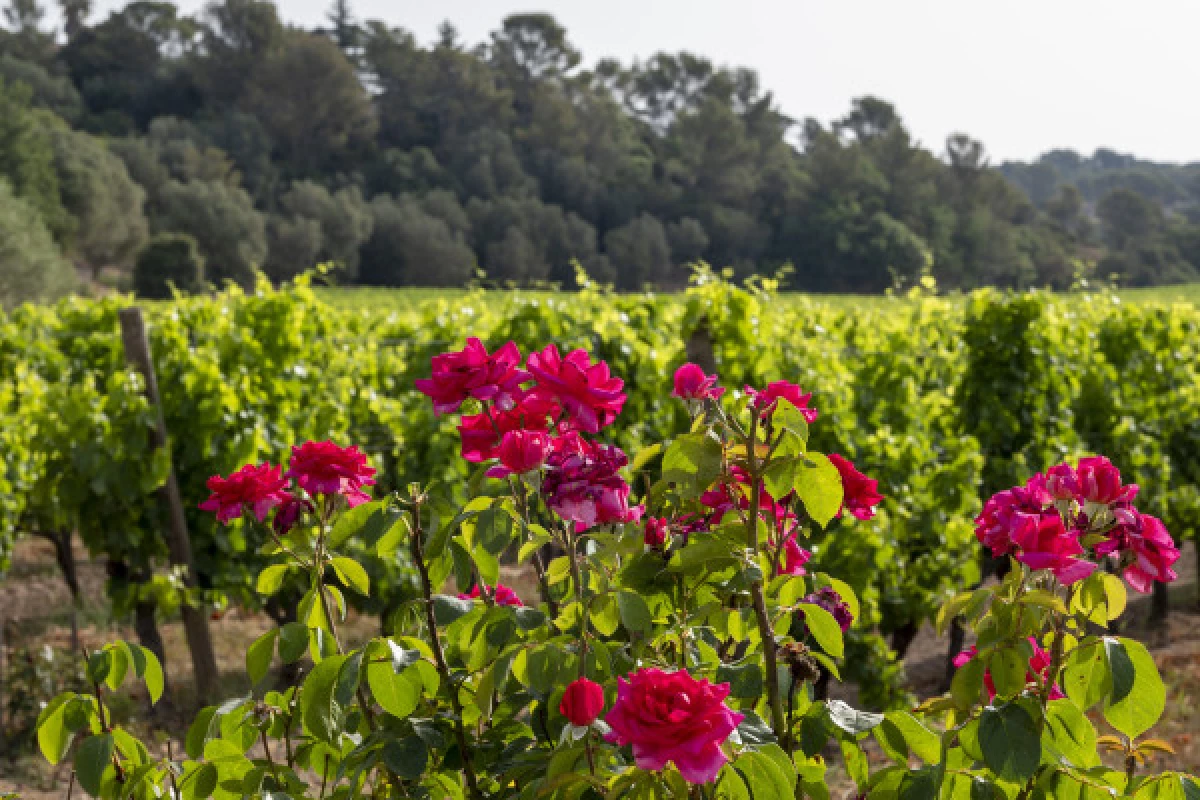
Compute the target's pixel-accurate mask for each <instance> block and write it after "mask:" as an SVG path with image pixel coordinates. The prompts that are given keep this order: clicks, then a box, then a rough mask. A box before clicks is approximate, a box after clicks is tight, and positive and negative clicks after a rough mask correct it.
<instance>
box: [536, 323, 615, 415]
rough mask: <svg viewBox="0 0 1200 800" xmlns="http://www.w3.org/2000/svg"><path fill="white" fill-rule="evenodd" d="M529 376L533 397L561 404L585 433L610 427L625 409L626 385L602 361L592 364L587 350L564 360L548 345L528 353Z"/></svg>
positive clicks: (570, 355)
mask: <svg viewBox="0 0 1200 800" xmlns="http://www.w3.org/2000/svg"><path fill="white" fill-rule="evenodd" d="M529 372H530V373H532V375H533V377H534V378H536V379H537V386H535V387H534V389H533V393H534V394H535V395H537V396H539V397H543V398H546V399H554V400H558V401H559V402H561V403H562V406H563V408H564V409H566V412H567V413H568V414H570V415H571V419H573V420H574V421H575V423H576V424H577V425H578V426H579V429H580V430H582V431H584V432H585V433H596V432H597V431H599V430H600V429H601V428H603V427H604V426H605V425H611V424H612V421H613V420H614V419H616V418H617V414H619V413H621V407H622V406H624V405H625V393H624V392H622V391H621V389H622V388H623V387H624V386H625V382H624V381H623V380H621V379H620V378H614V377H613V376H612V375H610V374H609V371H608V364H606V363H604V362H603V361H597V362H596V363H595V364H593V363H592V361H591V358H590V357H589V356H588V354H587V351H586V350H572V351H571V352H570V353H567V355H566V356H565V357H564V356H562V355H560V354H559V352H558V347H557V346H555V345H550V346H549V347H547V348H546V349H545V350H542V351H541V352H540V353H530V355H529Z"/></svg>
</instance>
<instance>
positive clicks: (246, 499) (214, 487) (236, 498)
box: [200, 464, 289, 523]
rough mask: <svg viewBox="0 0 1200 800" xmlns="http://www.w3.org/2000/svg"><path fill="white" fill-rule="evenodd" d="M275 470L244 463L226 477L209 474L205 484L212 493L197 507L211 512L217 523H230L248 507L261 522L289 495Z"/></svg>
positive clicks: (264, 465) (262, 465)
mask: <svg viewBox="0 0 1200 800" xmlns="http://www.w3.org/2000/svg"><path fill="white" fill-rule="evenodd" d="M279 470H280V468H279V467H275V466H271V465H270V464H247V465H246V466H244V467H242V468H241V469H239V470H238V471H237V472H234V473H233V474H231V475H230V476H229V477H228V478H222V477H221V476H220V475H213V476H212V477H211V478H209V479H208V481H207V483H206V484H205V485H207V486H208V489H209V491H210V492H212V494H211V495H210V496H209V498H208V499H207V500H205V501H204V502H203V503H201V504H200V508H201V509H203V510H204V511H215V512H216V513H217V521H218V522H222V523H228V522H232V521H233V520H235V519H237V518H238V517H240V516H241V515H242V511H243V510H244V509H246V508H249V510H250V512H251V513H252V514H254V516H255V517H256V518H257V519H258V521H259V522H262V521H263V520H264V519H265V518H266V516H267V512H268V511H270V510H271V509H272V508H274V507H275V506H277V505H279V504H280V503H282V502H284V500H285V499H286V498H287V497H288V496H289V495H288V493H287V481H286V480H284V479H283V477H282V476H280V474H279Z"/></svg>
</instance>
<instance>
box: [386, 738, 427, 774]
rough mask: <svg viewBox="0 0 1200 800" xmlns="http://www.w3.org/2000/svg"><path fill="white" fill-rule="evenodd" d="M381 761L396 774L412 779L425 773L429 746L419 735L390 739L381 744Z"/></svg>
mask: <svg viewBox="0 0 1200 800" xmlns="http://www.w3.org/2000/svg"><path fill="white" fill-rule="evenodd" d="M383 763H384V764H386V765H387V768H388V769H390V770H391V771H392V772H394V773H396V775H397V776H399V777H401V778H404V779H406V780H410V781H414V780H416V779H418V778H420V777H421V776H422V775H424V774H425V767H426V766H428V764H429V747H428V746H427V745H426V744H425V742H424V741H422V739H421V737H420V736H405V737H404V738H403V739H391V740H389V741H388V742H387V744H385V745H384V746H383Z"/></svg>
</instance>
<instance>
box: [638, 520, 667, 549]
mask: <svg viewBox="0 0 1200 800" xmlns="http://www.w3.org/2000/svg"><path fill="white" fill-rule="evenodd" d="M643 541H644V542H645V543H646V547H649V548H650V549H652V550H661V549H662V546H663V545H664V544H666V543H667V521H666V520H665V519H662V518H660V517H646V534H645V536H644V538H643Z"/></svg>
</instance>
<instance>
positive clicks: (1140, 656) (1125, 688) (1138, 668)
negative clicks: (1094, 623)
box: [1104, 637, 1167, 739]
mask: <svg viewBox="0 0 1200 800" xmlns="http://www.w3.org/2000/svg"><path fill="white" fill-rule="evenodd" d="M1104 650H1105V653H1106V654H1107V655H1108V663H1109V668H1110V669H1111V670H1112V691H1111V692H1110V693H1109V695H1108V697H1107V698H1105V701H1104V719H1106V720H1108V724H1109V725H1112V726H1113V727H1114V728H1116V729H1117V730H1118V731H1120V732H1121V733H1123V734H1125V735H1126V736H1128V737H1129V738H1130V739H1136V738H1137V737H1139V736H1141V735H1142V734H1143V733H1145V732H1146V731H1148V730H1150V728H1151V727H1152V726H1153V725H1154V723H1156V722H1158V719H1159V717H1161V716H1162V713H1163V711H1164V710H1165V709H1166V704H1167V689H1166V687H1165V686H1164V685H1163V682H1162V678H1161V677H1160V676H1159V674H1158V667H1157V666H1155V664H1154V659H1153V658H1152V657H1151V656H1150V653H1149V651H1147V650H1146V647H1145V645H1143V644H1142V643H1141V642H1136V641H1133V640H1132V639H1114V638H1111V637H1106V638H1105V640H1104Z"/></svg>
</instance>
